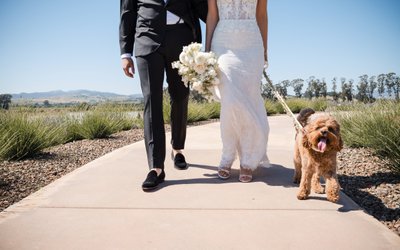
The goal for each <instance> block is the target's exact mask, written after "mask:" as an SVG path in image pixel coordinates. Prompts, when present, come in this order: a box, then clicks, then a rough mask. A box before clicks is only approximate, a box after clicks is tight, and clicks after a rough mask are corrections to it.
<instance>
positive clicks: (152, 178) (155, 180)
mask: <svg viewBox="0 0 400 250" xmlns="http://www.w3.org/2000/svg"><path fill="white" fill-rule="evenodd" d="M164 179H165V172H164V169H163V170H162V172H161V174H160V175H158V176H157V171H155V170H151V171H150V172H149V173H148V174H147V177H146V180H144V182H143V184H142V189H143V190H145V191H149V190H153V189H155V188H156V187H157V186H158V184H160V183H162V182H163V181H164Z"/></svg>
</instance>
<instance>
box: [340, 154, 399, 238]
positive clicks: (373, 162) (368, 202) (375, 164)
mask: <svg viewBox="0 0 400 250" xmlns="http://www.w3.org/2000/svg"><path fill="white" fill-rule="evenodd" d="M338 174H339V181H340V185H341V188H342V190H343V191H344V192H345V193H346V194H347V195H348V196H349V197H350V198H351V199H353V200H354V201H355V202H356V203H357V204H358V205H359V206H360V207H362V208H363V209H364V210H365V211H366V212H367V213H369V214H370V215H372V216H374V217H375V218H376V219H378V220H379V221H380V222H382V223H383V224H384V225H386V226H387V227H388V228H389V229H390V230H392V231H393V232H395V233H396V234H397V235H399V236H400V174H394V173H392V172H391V171H390V170H389V168H388V165H387V163H385V162H384V161H383V160H381V159H379V158H378V157H376V156H374V154H373V153H372V151H371V150H369V149H365V148H357V149H355V148H344V149H343V150H342V151H341V152H340V153H339V155H338Z"/></svg>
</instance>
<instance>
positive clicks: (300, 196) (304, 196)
mask: <svg viewBox="0 0 400 250" xmlns="http://www.w3.org/2000/svg"><path fill="white" fill-rule="evenodd" d="M307 197H308V195H307V193H306V192H303V191H301V192H299V193H298V194H297V199H299V200H305V199H307Z"/></svg>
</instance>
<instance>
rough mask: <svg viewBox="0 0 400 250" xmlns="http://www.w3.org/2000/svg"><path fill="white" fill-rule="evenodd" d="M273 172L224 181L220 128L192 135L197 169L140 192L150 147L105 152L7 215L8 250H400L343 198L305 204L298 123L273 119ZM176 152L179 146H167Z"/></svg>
mask: <svg viewBox="0 0 400 250" xmlns="http://www.w3.org/2000/svg"><path fill="white" fill-rule="evenodd" d="M269 121H270V126H271V134H270V143H269V148H268V155H269V157H270V160H271V162H272V166H271V167H270V168H262V169H259V170H258V171H257V173H256V175H255V180H254V182H252V183H239V182H238V181H237V178H238V170H237V169H238V163H237V162H236V164H235V165H234V168H236V170H235V171H233V176H232V177H231V179H230V180H228V181H221V180H219V179H217V177H216V174H215V172H216V166H217V163H218V159H219V154H220V151H221V142H220V139H219V123H212V124H207V125H203V126H197V127H191V128H189V129H188V138H187V145H186V148H187V150H186V156H187V159H188V160H189V162H190V163H191V167H190V168H189V169H188V170H186V171H179V170H175V169H174V168H173V167H172V161H171V160H170V159H169V158H168V159H167V161H166V173H167V178H166V182H165V183H164V185H162V187H161V188H160V189H159V190H158V191H156V192H152V193H145V192H143V191H142V190H141V187H140V186H141V183H142V181H143V178H144V177H145V175H146V173H147V167H146V158H145V151H144V145H143V142H138V143H134V144H132V145H129V146H126V147H124V148H121V149H118V150H116V151H114V152H112V153H110V154H108V155H105V156H103V157H101V158H99V159H97V160H95V161H93V162H91V163H89V164H87V165H85V166H83V167H81V168H79V169H77V170H75V171H74V172H72V173H70V174H68V175H66V176H64V177H62V178H61V179H59V180H57V181H55V182H54V183H52V184H50V185H49V186H47V187H45V188H43V189H42V190H40V191H38V192H37V193H35V194H33V195H31V196H29V197H27V198H26V199H24V200H22V201H21V202H19V203H17V204H15V205H13V206H11V207H9V208H8V209H7V210H5V211H4V212H2V213H0V249H2V250H3V249H18V250H21V249H57V250H59V249H85V250H87V249H89V250H90V249H96V250H98V249H352V250H354V249H363V250H366V249H400V237H398V236H397V235H395V234H394V233H392V232H391V231H390V230H389V229H387V228H386V227H385V226H383V225H382V224H381V223H379V222H378V221H377V220H375V219H374V218H372V217H371V216H369V215H367V214H366V213H364V212H363V211H362V210H361V209H360V208H359V207H358V206H357V205H356V204H355V203H353V202H352V200H350V199H349V198H348V197H346V196H345V195H343V194H342V198H341V199H340V201H339V203H338V204H333V203H330V202H328V201H327V200H326V199H325V196H324V195H314V194H313V195H311V198H310V199H309V200H306V201H298V200H297V199H296V193H297V187H296V186H294V185H293V184H292V182H291V178H292V174H293V164H292V150H293V143H294V130H293V127H292V122H291V120H290V118H288V117H286V116H278V117H272V118H269ZM168 152H170V149H168Z"/></svg>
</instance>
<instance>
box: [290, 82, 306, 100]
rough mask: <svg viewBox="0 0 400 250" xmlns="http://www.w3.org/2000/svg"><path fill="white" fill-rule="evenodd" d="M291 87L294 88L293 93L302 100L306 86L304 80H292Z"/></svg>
mask: <svg viewBox="0 0 400 250" xmlns="http://www.w3.org/2000/svg"><path fill="white" fill-rule="evenodd" d="M290 84H291V86H292V87H293V91H294V95H295V96H296V97H298V98H301V95H302V94H301V90H302V89H303V86H304V80H303V79H300V78H297V79H294V80H292V82H291V83H290Z"/></svg>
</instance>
